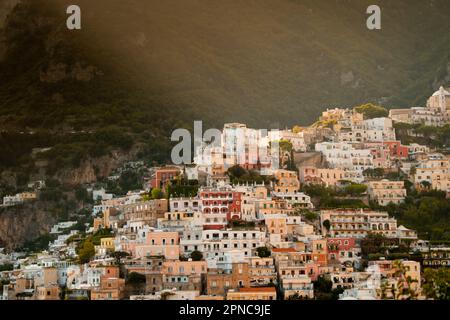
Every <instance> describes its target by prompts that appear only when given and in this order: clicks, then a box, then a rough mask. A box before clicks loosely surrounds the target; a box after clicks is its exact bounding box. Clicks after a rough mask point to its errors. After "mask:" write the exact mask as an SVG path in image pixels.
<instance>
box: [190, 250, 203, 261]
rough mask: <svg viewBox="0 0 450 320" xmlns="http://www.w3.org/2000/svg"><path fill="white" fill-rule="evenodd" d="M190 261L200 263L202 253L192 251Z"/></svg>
mask: <svg viewBox="0 0 450 320" xmlns="http://www.w3.org/2000/svg"><path fill="white" fill-rule="evenodd" d="M191 259H192V261H201V260H202V259H203V253H201V252H200V251H198V250H195V251H192V253H191Z"/></svg>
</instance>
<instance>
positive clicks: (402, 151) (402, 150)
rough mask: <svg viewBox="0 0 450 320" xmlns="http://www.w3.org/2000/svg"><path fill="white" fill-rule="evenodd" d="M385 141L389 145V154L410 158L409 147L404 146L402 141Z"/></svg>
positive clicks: (395, 156) (394, 156)
mask: <svg viewBox="0 0 450 320" xmlns="http://www.w3.org/2000/svg"><path fill="white" fill-rule="evenodd" d="M383 143H384V144H385V145H387V146H388V147H389V155H390V156H391V158H397V159H406V158H408V155H409V152H408V147H406V146H403V145H402V143H401V142H400V141H385V142H383Z"/></svg>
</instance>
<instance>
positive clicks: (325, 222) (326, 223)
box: [322, 219, 331, 232]
mask: <svg viewBox="0 0 450 320" xmlns="http://www.w3.org/2000/svg"><path fill="white" fill-rule="evenodd" d="M322 225H323V226H324V227H325V229H327V232H330V229H331V222H330V220H328V219H327V220H325V221H324V222H322Z"/></svg>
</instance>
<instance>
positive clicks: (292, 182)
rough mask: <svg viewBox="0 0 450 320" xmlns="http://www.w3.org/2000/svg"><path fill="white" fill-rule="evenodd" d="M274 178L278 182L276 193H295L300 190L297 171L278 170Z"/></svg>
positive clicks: (275, 187)
mask: <svg viewBox="0 0 450 320" xmlns="http://www.w3.org/2000/svg"><path fill="white" fill-rule="evenodd" d="M274 177H275V179H276V180H277V181H276V183H275V186H274V191H275V192H281V193H295V192H297V191H298V190H299V189H300V181H299V180H298V176H297V172H295V171H289V170H277V171H275V173H274Z"/></svg>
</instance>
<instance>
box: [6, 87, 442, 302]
mask: <svg viewBox="0 0 450 320" xmlns="http://www.w3.org/2000/svg"><path fill="white" fill-rule="evenodd" d="M449 125H450V93H449V92H448V91H447V90H445V89H444V88H440V89H439V90H438V91H437V92H436V93H434V94H433V95H432V96H431V97H430V99H429V100H428V103H427V106H426V108H413V109H405V110H391V111H390V113H389V114H388V112H387V110H385V109H383V108H380V107H377V106H373V105H365V106H361V107H358V108H355V109H340V108H335V109H328V110H326V111H324V112H323V113H322V116H321V117H320V119H319V120H318V121H317V122H316V123H315V124H314V125H312V126H310V127H298V126H297V127H294V128H292V129H289V130H288V129H286V130H277V131H275V130H272V131H269V132H268V133H267V135H263V134H261V131H260V130H257V129H252V128H248V127H247V126H246V125H245V124H240V123H229V124H225V126H224V128H223V130H222V131H221V144H220V145H215V146H207V147H205V148H203V149H201V150H200V151H201V152H197V153H196V154H195V156H194V163H192V164H186V165H166V166H157V167H156V166H152V165H148V164H146V163H144V162H128V163H126V164H124V165H123V166H121V167H119V168H118V169H116V170H113V171H111V170H109V175H108V176H107V177H105V178H104V179H102V180H99V181H94V182H90V181H85V180H83V182H86V183H83V184H82V185H78V186H77V187H76V189H75V190H73V188H72V190H63V189H64V188H65V187H64V186H60V185H58V184H57V183H55V182H54V181H53V182H52V181H50V184H49V181H32V182H30V184H29V190H28V191H26V192H22V193H18V194H15V195H9V196H7V197H4V199H3V203H2V208H0V215H2V214H3V213H2V211H1V210H9V211H11V209H16V210H15V211H16V213H13V212H9V213H8V219H7V220H4V221H6V222H5V223H3V225H0V232H3V233H4V234H5V235H6V237H11V239H13V240H14V239H15V238H14V237H15V236H16V235H17V234H18V233H20V232H23V231H19V230H17V229H15V228H14V225H13V224H14V214H19V211H25V209H26V208H27V206H32V205H38V204H39V203H40V201H42V199H46V200H47V201H56V200H58V199H60V198H61V197H64V196H65V197H66V202H65V203H72V205H68V206H67V207H65V209H64V210H62V211H60V212H59V211H58V212H59V214H56V215H55V218H54V221H48V220H47V222H48V223H49V224H51V226H50V225H48V226H47V227H48V229H49V230H48V233H47V234H44V235H43V234H41V237H40V238H39V239H38V240H36V241H31V240H34V239H31V238H32V237H31V235H28V236H27V237H26V240H29V241H27V242H24V243H23V245H21V246H20V248H19V247H13V246H5V248H4V249H3V250H2V251H0V268H1V271H0V280H1V284H2V288H1V297H2V299H4V300H9V299H13V300H14V299H28V300H57V299H90V300H118V299H131V300H276V299H285V300H300V299H340V300H377V299H449V298H450V297H449V296H448V287H447V288H445V286H448V281H449V277H450V275H449V272H450V269H448V267H449V266H450V264H449V252H450V247H449V245H448V241H449V240H450V230H449V227H450V226H449V224H448V221H449V220H448V219H449V217H448V214H449V211H450V210H449V209H450V200H449V198H450V156H449V154H448V142H449V138H450V137H449V134H448V132H449V131H448V127H449ZM430 128H431V130H430ZM237 137H240V138H237ZM236 140H239V141H240V142H241V143H242V146H240V147H238V148H236V147H232V148H229V144H228V143H229V142H230V141H234V142H235V141H236ZM274 145H276V146H277V150H276V152H271V153H267V152H266V153H265V152H263V151H264V150H266V149H267V147H268V146H270V147H273V146H274ZM239 150H242V152H243V154H238V151H239ZM272 151H273V150H272ZM274 160H276V161H274ZM58 191H59V193H58ZM62 191H64V192H66V193H63V192H62ZM53 209H55V208H53ZM59 209H61V208H59ZM56 211H57V210H56V209H55V212H56ZM61 212H62V213H66V214H65V215H64V214H61ZM36 219H37V220H39V219H40V216H39V215H35V216H30V217H29V219H28V220H27V223H29V224H33V223H34V222H33V221H34V220H36ZM5 224H6V225H5ZM1 230H6V231H1ZM26 230H27V229H26ZM25 232H26V231H25ZM6 249H8V250H6ZM12 249H13V250H12ZM442 285H444V287H442ZM445 292H446V293H445Z"/></svg>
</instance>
